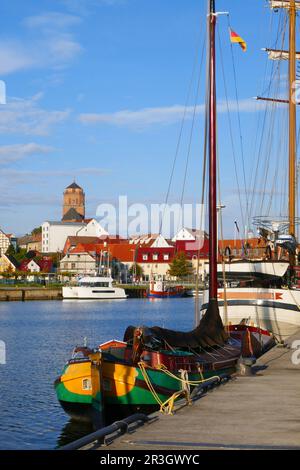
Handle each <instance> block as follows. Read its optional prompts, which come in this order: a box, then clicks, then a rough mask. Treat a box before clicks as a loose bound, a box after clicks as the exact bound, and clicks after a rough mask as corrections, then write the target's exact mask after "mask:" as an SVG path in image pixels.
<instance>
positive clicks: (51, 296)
mask: <svg viewBox="0 0 300 470" xmlns="http://www.w3.org/2000/svg"><path fill="white" fill-rule="evenodd" d="M60 299H62V289H61V287H58V288H45V287H5V288H3V287H1V288H0V301H11V300H12V301H13V300H19V301H25V300H60Z"/></svg>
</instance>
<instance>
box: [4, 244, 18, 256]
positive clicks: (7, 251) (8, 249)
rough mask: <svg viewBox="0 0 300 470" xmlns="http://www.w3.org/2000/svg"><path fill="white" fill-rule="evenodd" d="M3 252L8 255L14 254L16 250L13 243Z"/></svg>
mask: <svg viewBox="0 0 300 470" xmlns="http://www.w3.org/2000/svg"><path fill="white" fill-rule="evenodd" d="M5 254H6V255H8V256H14V255H15V254H16V250H15V247H14V245H9V247H8V248H7V250H6V253H5Z"/></svg>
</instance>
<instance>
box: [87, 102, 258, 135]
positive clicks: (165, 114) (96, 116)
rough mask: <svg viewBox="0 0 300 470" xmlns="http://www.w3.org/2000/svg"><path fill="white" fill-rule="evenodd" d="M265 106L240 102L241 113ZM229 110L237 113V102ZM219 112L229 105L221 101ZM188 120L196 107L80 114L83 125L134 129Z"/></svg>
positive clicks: (201, 111)
mask: <svg viewBox="0 0 300 470" xmlns="http://www.w3.org/2000/svg"><path fill="white" fill-rule="evenodd" d="M262 107H263V105H262V104H261V103H258V102H257V101H255V100H254V99H244V100H240V102H239V110H240V111H241V112H256V111H259V110H261V109H262ZM228 108H229V110H230V111H231V112H236V111H237V110H238V106H237V103H236V101H234V100H231V101H229V102H228ZM204 110H205V106H204V104H199V105H197V107H196V114H204ZM218 112H219V113H225V112H227V103H226V102H225V101H220V102H219V104H218ZM184 113H185V115H186V118H187V119H191V118H192V116H193V113H194V106H188V107H187V108H185V106H183V105H173V106H166V107H157V108H143V109H140V110H137V111H132V110H128V109H125V110H122V111H116V112H114V113H85V114H80V116H79V120H80V121H81V122H82V123H83V124H111V125H115V126H127V127H134V128H143V127H147V126H151V125H154V124H173V123H175V122H178V121H180V120H181V119H182V117H183V115H184Z"/></svg>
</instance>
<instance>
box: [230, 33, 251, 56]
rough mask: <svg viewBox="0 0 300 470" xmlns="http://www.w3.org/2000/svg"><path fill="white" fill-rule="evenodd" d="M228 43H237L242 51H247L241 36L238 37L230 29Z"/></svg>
mask: <svg viewBox="0 0 300 470" xmlns="http://www.w3.org/2000/svg"><path fill="white" fill-rule="evenodd" d="M230 41H231V42H237V43H238V44H239V45H240V46H241V48H242V49H243V51H244V52H246V50H247V44H246V42H245V41H244V39H242V38H241V36H239V35H238V34H237V33H235V32H234V31H232V29H230Z"/></svg>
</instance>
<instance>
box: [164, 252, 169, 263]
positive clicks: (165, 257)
mask: <svg viewBox="0 0 300 470" xmlns="http://www.w3.org/2000/svg"><path fill="white" fill-rule="evenodd" d="M168 259H169V254H168V253H167V254H165V255H164V260H165V261H167V260H168Z"/></svg>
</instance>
